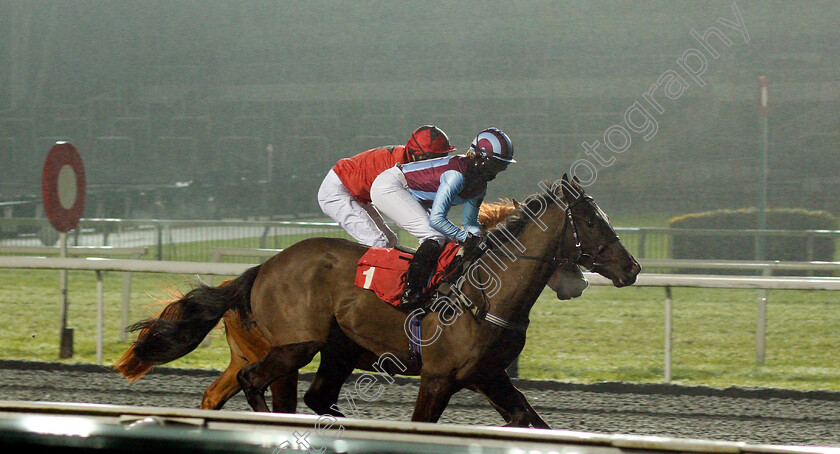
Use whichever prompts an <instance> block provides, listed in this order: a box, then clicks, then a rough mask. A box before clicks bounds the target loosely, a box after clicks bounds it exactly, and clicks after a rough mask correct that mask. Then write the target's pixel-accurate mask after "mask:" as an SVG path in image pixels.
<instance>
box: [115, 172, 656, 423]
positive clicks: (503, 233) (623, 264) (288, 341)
mask: <svg viewBox="0 0 840 454" xmlns="http://www.w3.org/2000/svg"><path fill="white" fill-rule="evenodd" d="M517 211H518V213H517V214H516V215H514V216H511V217H510V218H509V219H508V220H507V221H506V222H505V223H504V224H502V225H500V226H498V227H496V228H495V229H492V230H491V231H490V232H489V236H490V237H491V238H493V239H494V241H492V242H491V244H490V245H489V247H487V248H486V249H487V252H485V254H484V256H483V257H482V258H481V259H480V260H477V261H476V262H474V263H473V265H472V266H471V267H470V268H468V269H467V270H466V272H465V276H466V279H465V280H464V281H463V282H464V283H463V286H462V287H461V293H462V294H463V297H462V298H461V300H463V301H467V302H468V303H467V304H471V305H472V306H473V307H477V308H478V310H477V311H475V313H474V314H471V313H467V312H461V313H460V316H455V317H453V316H452V311H450V313H449V317H447V316H445V315H443V311H441V312H440V313H431V314H429V315H427V316H426V317H425V318H424V319H423V322H422V324H423V329H424V332H425V333H436V334H438V336H437V337H435V340H434V342H431V343H429V344H428V345H425V346H424V348H423V363H422V368H421V367H419V366H418V365H416V364H414V363H412V361H411V360H410V357H409V352H408V338H407V336H406V333H405V332H404V331H403V329H402V328H403V326H404V325H405V324H406V318H407V317H406V314H404V313H402V312H400V311H398V310H396V309H394V308H393V307H390V306H387V305H384V304H382V302H381V300H379V299H378V298H377V297H376V296H375V295H374V294H372V293H370V292H368V291H366V290H363V289H360V288H358V287H355V286H354V284H353V281H354V277H355V272H356V262H357V261H358V259H359V258H360V257H361V255H362V254H363V253H364V251H365V248H364V247H363V246H360V245H358V244H355V243H351V242H349V241H346V240H337V239H329V238H314V239H309V240H304V241H301V242H299V243H297V244H295V245H293V246H291V247H289V248H288V249H286V250H284V251H283V252H281V253H279V254H277V255H276V256H274V257H273V258H271V259H269V260H268V261H266V262H265V263H264V264H262V265H260V266H256V267H254V268H251V269H249V270H248V271H246V272H245V273H243V274H242V275H241V276H239V277H238V278H236V279H234V280H233V281H231V282H230V283H229V284H227V285H224V286H219V287H208V286H200V287H198V288H196V289H194V290H192V291H190V292H189V293H187V294H186V295H185V296H184V297H183V298H182V299H180V300H178V301H176V302H175V303H172V304H170V305H169V306H167V308H166V309H164V311H163V312H162V313H161V316H160V317H158V318H153V319H149V320H146V321H144V322H141V323H138V324H137V325H136V326H135V328H137V329H141V330H142V331H141V333H140V335H139V336H138V340H137V341H136V342H135V343H134V344H133V345H132V347H130V348H129V350H128V351H127V352H126V353H125V354H124V355H123V357H122V358H121V359H120V360H119V361H118V364H117V366H116V367H117V368H118V369H119V370H120V372H122V373H123V375H125V376H127V377H129V378H136V377H138V376H140V375H142V374H143V373H145V372H146V371H148V370H149V369H150V368H151V367H152V366H154V365H155V364H162V363H165V362H169V361H172V360H174V359H176V358H179V357H181V356H183V355H185V354H187V353H189V352H190V351H192V350H193V349H194V348H195V347H196V346H197V345H198V344H199V343H200V342H201V340H202V339H203V337H204V336H205V335H206V334H207V332H209V331H210V330H211V329H212V328H213V327H214V326H215V325H216V324H217V323H218V321H219V320H220V319H221V317H222V316H223V315H224V313H225V312H227V311H228V310H234V311H235V312H236V313H237V315H238V316H239V317H240V319H241V320H242V322H243V323H245V324H246V325H247V324H248V323H250V322H251V321H253V322H254V323H256V325H257V326H258V327H259V329H260V331H261V332H262V334H263V335H264V336H265V338H266V339H267V340H268V342H269V344H270V348H269V350H268V353H267V354H265V355H264V356H263V357H262V358H261V359H260V360H259V361H257V362H254V363H251V364H249V365H247V366H245V367H243V368H242V369H241V370H240V372H239V373H238V376H237V379H238V381H239V384H240V386H241V387H242V390H243V391H244V393H245V396H246V399H247V400H248V402H249V404H250V405H251V407H252V408H253V409H254V410H256V411H268V406H267V404H266V402H265V397H264V391H265V389H266V388H267V387H268V386H269V384H271V383H272V382H275V381H276V382H277V383H276V384H275V386H277V387H278V389H280V390H281V394H282V391H283V390H288V389H291V388H292V386H293V385H292V384H291V383H292V382H294V383H295V385H294V386H296V382H297V378H298V376H297V371H298V369H299V368H300V367H302V366H304V365H306V364H308V363H309V362H310V361H311V360H312V358H313V357H314V355H315V354H316V353H318V352H319V351H320V352H321V354H322V364H324V359H325V358H326V363H327V364H333V365H334V366H335V365H340V366H341V367H343V370H341V371H333V374H328V376H331V377H338V378H340V381H338V383H339V388H340V383H343V381H344V380H346V378H347V377H348V376H349V374H350V373H351V372H352V370H353V367H355V366H356V363H357V362H358V361H359V358H360V357H362V356H364V353H365V351H367V352H371V353H373V354H374V355H379V357H378V358H379V361H375V362H374V364H375V365H376V364H380V363H381V361H382V359H383V358H386V355H387V357H388V358H392V362H391V364H397V365H398V369H397V370H394V368H393V367H391V368H390V369H389V368H388V367H386V366H382V364H380V366H382V367H383V368H382V370H385V371H387V372H392V371H394V372H399V373H405V374H418V373H419V374H420V377H421V378H420V390H419V393H418V398H417V402H416V404H415V408H414V414H413V416H412V420H414V421H427V422H435V421H437V420H438V418H439V417H440V415H441V413H442V412H443V410H444V408H445V407H446V404H447V403H448V401H449V398H450V397H451V395H452V394H453V393H455V392H457V391H458V390H459V389H462V388H465V387H469V388H471V389H475V390H477V391H479V392H481V393H483V394H484V395H485V396H487V398H488V400H489V401H490V402H491V403H492V404H493V405H494V406H495V407H496V408H497V409H498V410H499V411H500V413H502V414H503V415H505V414H507V416H506V419H508V418H511V424H514V425H527V424H528V423H529V422H532V421H535V420H536V421H538V424H535V426H539V427H547V425H546V424H545V423H544V421H542V420H541V419H539V417H538V416H536V417H535V415H528V408H529V407H530V406H526V405H527V403H523V401H524V396H523V395H522V394H521V393H519V392H518V391H517V390H516V389H515V388H514V387H513V385H512V384H511V383H510V379H509V378H508V377H507V374H506V373H505V368H506V367H507V366H509V365H510V363H511V362H512V361H513V359H514V358H515V357H516V356H517V355H518V354H519V352H521V350H522V348H523V346H524V343H525V329H526V327H527V320H528V313H529V312H530V309H531V306H532V305H533V303H534V302H535V301H536V299H537V297H538V296H539V294H540V293H541V291H542V288H543V287H544V286H545V285H546V283H547V282H548V280H549V278H550V276H551V274H552V273H553V272H554V270H555V269H556V268H557V266H558V263H561V262H569V261H571V262H572V263H576V264H580V265H583V266H585V267H586V268H589V269H591V270H592V271H594V272H597V273H599V274H601V275H603V276H605V277H607V278H609V279H611V280H612V281H613V284H614V285H616V286H619V287H621V286H625V285H631V284H632V283H633V282H635V278H636V275H637V274H638V273H639V271H640V269H641V268H640V266H639V264H638V262H636V260H635V259H634V258H633V257H632V255H630V254H629V253H628V252H627V250H626V249H625V248H624V246H623V245H622V244H621V242H620V241H619V240H618V237H617V236H616V235H615V231H614V230H613V229H612V226H610V224H609V220H608V219H607V217H606V216H605V215H604V214H603V212H602V211H601V210H600V209H599V208H598V207H597V205H596V204H595V203H594V201H593V200H592V199H591V197H589V196H586V195H585V194H584V192H583V189H582V188H581V187H580V186H579V185H578V184H577V183H576V182H572V181H569V180H568V179H567V178H566V177H565V176H564V178H563V180H562V182H561V183H560V184H556V185H554V186H552V187H551V188H550V189H549V190H547V192H546V193H544V194H541V195H539V196H534V197H532V198H530V199H529V200H528V201H527V203H525V204H524V205H523V206H522V207H520V208H519V209H518V210H517ZM517 250H518V252H519V253H517V252H516V251H517ZM488 257H489V258H490V259H489V260H488ZM456 314H457V313H456ZM347 338H349V339H350V340H352V341H353V343H354V344H355V345H357V346H358V347H359V349H360V352H359V354H358V355H356V356H350V357H343V358H342V357H338V358H336V357H335V356H336V355H338V354H340V353H341V352H344V350H345V349H343V348H340V347H339V348H337V347H335V345H336V344H344V343H346V339H347ZM365 362H366V361H365ZM377 370H380V369H377ZM335 372H343V373H335ZM336 380H337V379H336ZM357 385H358V383H357ZM313 386H315V383H313ZM366 389H370V387H368V388H366ZM357 390H358V386H357ZM307 404H310V406H311V407H313V408H317V407H318V406H319V405H318V403H317V402H314V403H310V402H307ZM313 404H314V405H313ZM275 405H278V406H279V409H280V410H281V411H284V412H291V411H294V410H295V408H296V398H295V396H289V395H288V394H282V395H281V399H279V401H278V400H275ZM329 410H330V409H325V411H323V412H321V411H319V413H328V414H338V412H337V410H335V409H332V411H329ZM531 411H533V410H532V409H531Z"/></svg>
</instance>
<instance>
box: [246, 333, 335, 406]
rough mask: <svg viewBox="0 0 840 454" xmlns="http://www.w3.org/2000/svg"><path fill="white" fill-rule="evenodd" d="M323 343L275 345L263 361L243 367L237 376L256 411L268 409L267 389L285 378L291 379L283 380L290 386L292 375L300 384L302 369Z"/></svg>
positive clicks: (249, 402)
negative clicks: (299, 377)
mask: <svg viewBox="0 0 840 454" xmlns="http://www.w3.org/2000/svg"><path fill="white" fill-rule="evenodd" d="M323 345H324V343H323V342H301V343H298V344H290V345H283V346H280V347H271V350H269V351H268V353H267V354H266V355H265V356H264V357H263V358H262V359H261V360H259V361H257V362H255V363H253V364H250V365H247V366H245V367H243V368H242V370H240V371H239V374H237V379H238V381H239V385H240V386H241V387H242V391H243V392H244V393H245V398H246V399H247V400H248V404H249V405H251V408H253V409H254V411H263V412H267V411H268V405H267V404H266V402H265V390H266V388H268V386H269V385H270V384H271V383H272V382H273V381H275V380H277V379H281V378H282V379H284V380H288V381H285V382H283V383H285V384H286V387H288V383H290V382H291V380H292V378H294V382H295V383H297V371H298V369H300V368H301V367H303V366H305V365H307V364H309V362H310V361H312V357H314V356H315V354H316V353H318V350H319V349H320V348H321V347H322V346H323ZM284 394H285V393H284Z"/></svg>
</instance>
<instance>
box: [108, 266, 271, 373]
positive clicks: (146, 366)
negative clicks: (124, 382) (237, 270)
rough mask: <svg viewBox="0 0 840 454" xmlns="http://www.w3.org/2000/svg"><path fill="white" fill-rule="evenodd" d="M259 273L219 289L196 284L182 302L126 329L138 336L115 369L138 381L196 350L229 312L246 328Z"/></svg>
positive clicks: (247, 273)
mask: <svg viewBox="0 0 840 454" xmlns="http://www.w3.org/2000/svg"><path fill="white" fill-rule="evenodd" d="M259 270H260V266H259V265H258V266H255V267H253V268H250V269H248V271H245V272H244V273H242V275H241V276H239V277H237V278H235V279H232V280H230V281H226V282H223V283H222V284H220V285H219V286H218V287H211V286H208V285H205V284H202V283H199V285H198V287H196V288H194V289H192V290H190V291H189V292H188V293H187V294H186V295H184V296H183V297H182V298H180V299H178V300H175V301H173V302H171V303H169V304H168V305H167V306H166V307H165V308H164V309H163V311H161V313H160V314H158V316H157V317H152V318H149V319H146V320H143V321H142V322H139V323H135V324H134V325H131V326H129V327H128V330H129V331H137V330H140V334H139V335H138V336H137V340H136V341H134V343H133V344H131V346H130V347H129V348H128V350H126V352H125V353H123V355H122V356H121V357H120V359H119V360H117V363H116V364H115V365H114V368H115V369H117V370H118V371H120V373H121V374H122V375H123V376H124V377H125V378H127V379H128V381H130V382H132V381H134V380H137V379H138V378H140V377H142V376H143V375H145V374H146V373H147V372H149V371H150V370H151V369H152V367H154V366H156V365H158V364H164V363H168V362H170V361H173V360H176V359H178V358H180V357H182V356H184V355H186V354H187V353H189V352H191V351H193V350H195V348H196V347H198V345H199V344H200V343H201V341H202V340H204V337H205V336H206V335H207V333H209V332H210V330H212V329H213V327H215V326H216V325H217V324H218V323H219V320H220V319H221V318H222V316H223V315H224V314H225V312H227V311H229V310H235V311H236V312H237V313H238V314H239V318H240V320H241V321H242V323H243V324H246V325H247V324H248V323H249V321H250V318H249V317H248V313H249V312H250V311H251V287H252V286H253V285H254V280H256V278H257V273H258V272H259Z"/></svg>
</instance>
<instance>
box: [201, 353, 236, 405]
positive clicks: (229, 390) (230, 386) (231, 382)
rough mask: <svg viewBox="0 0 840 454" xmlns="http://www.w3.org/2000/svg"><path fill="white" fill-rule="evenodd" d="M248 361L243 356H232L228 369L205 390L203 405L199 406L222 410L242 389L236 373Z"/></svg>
mask: <svg viewBox="0 0 840 454" xmlns="http://www.w3.org/2000/svg"><path fill="white" fill-rule="evenodd" d="M247 363H248V362H247V361H246V360H245V359H243V358H240V357H236V356H231V359H230V365H228V367H227V369H225V371H224V372H222V375H220V376H219V378H217V379H216V381H214V382H213V384H212V385H210V386H208V387H207V389H206V390H204V397H203V398H202V399H201V406H200V407H199V408H202V409H205V410H220V409H221V408H222V407H223V406H224V405H225V403H226V402H227V401H228V399H230V398H231V397H233V395H234V394H236V393H238V392H239V390H240V389H242V388H241V387H240V386H239V382H238V381H236V374H237V373H239V370H240V369H242V366H244V365H245V364H247Z"/></svg>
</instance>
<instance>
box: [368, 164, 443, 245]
mask: <svg viewBox="0 0 840 454" xmlns="http://www.w3.org/2000/svg"><path fill="white" fill-rule="evenodd" d="M370 198H371V200H372V201H373V204H374V205H375V206H376V208H378V209H379V211H381V212H382V213H383V214H385V216H388V217H389V218H391V219H393V220H394V222H396V223H397V225H398V226H400V227H401V228H403V229H405V231H406V232H408V233H410V234H412V235H414V236H415V237H417V239H418V240H419V241H420V243H421V244H422V243H423V241H425V240H427V239H433V240H435V241H437V242H438V243H440V244H443V243H444V242H445V241H446V236H445V235H444V234H442V233H440V232H438V231H437V230H435V229H433V228H432V226H430V225H429V213H428V212H427V211H426V209H425V208H423V205H421V204H420V202H418V201H417V199H415V198H414V196H412V195H411V193H410V192H409V190H408V185H407V184H406V183H405V177H404V176H403V173H402V171H400V169H398V168H396V167H392V168H390V169H388V170H386V171H384V172H382V173H380V174H379V176H378V177H376V180H374V181H373V184H372V185H371V187H370Z"/></svg>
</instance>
